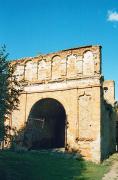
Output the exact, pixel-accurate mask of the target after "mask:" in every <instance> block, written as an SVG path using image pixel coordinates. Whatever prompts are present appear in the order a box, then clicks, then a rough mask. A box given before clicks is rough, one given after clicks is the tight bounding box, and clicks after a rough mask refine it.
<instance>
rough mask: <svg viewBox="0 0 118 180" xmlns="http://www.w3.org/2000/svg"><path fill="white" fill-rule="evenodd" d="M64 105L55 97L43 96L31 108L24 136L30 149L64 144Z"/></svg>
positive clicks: (62, 145) (57, 146)
mask: <svg viewBox="0 0 118 180" xmlns="http://www.w3.org/2000/svg"><path fill="white" fill-rule="evenodd" d="M65 119H66V114H65V110H64V107H63V106H62V104H61V103H59V102H58V101H57V100H55V99H51V98H45V99H42V100H40V101H38V102H37V103H36V104H34V106H33V107H32V109H31V112H30V114H29V118H28V124H27V128H26V131H25V136H24V144H25V145H26V146H27V147H29V148H30V149H49V148H59V147H64V146H65Z"/></svg>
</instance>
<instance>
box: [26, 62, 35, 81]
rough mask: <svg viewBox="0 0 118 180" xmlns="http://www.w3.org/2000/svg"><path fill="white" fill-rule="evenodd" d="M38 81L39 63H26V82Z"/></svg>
mask: <svg viewBox="0 0 118 180" xmlns="http://www.w3.org/2000/svg"><path fill="white" fill-rule="evenodd" d="M36 79H37V63H36V62H33V61H31V60H30V61H27V62H26V63H25V80H26V81H35V80H36Z"/></svg>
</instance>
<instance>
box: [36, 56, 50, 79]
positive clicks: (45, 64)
mask: <svg viewBox="0 0 118 180" xmlns="http://www.w3.org/2000/svg"><path fill="white" fill-rule="evenodd" d="M50 78H51V61H46V59H42V60H41V61H39V62H38V80H46V79H50Z"/></svg>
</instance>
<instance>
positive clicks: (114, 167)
mask: <svg viewBox="0 0 118 180" xmlns="http://www.w3.org/2000/svg"><path fill="white" fill-rule="evenodd" d="M108 161H109V163H111V167H110V171H109V172H108V173H106V174H105V175H104V177H103V178H102V180H118V153H117V154H114V155H113V156H111V158H110V159H109V160H108Z"/></svg>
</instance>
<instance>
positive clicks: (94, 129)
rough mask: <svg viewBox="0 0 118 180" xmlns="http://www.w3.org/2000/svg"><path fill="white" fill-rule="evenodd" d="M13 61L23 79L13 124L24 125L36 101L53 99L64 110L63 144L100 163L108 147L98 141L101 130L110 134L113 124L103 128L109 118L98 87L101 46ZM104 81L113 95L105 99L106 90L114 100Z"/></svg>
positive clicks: (101, 84) (106, 137)
mask: <svg viewBox="0 0 118 180" xmlns="http://www.w3.org/2000/svg"><path fill="white" fill-rule="evenodd" d="M13 64H15V65H16V67H17V68H16V72H15V75H16V77H17V79H18V80H23V81H24V82H23V92H22V94H21V96H20V105H19V110H18V111H14V112H13V114H12V126H16V127H17V129H20V128H21V127H23V126H25V125H26V122H27V120H28V116H29V113H30V110H31V108H32V106H33V105H34V104H35V103H36V102H37V101H39V100H41V99H44V98H53V99H56V100H57V101H59V102H60V103H61V104H62V105H63V107H64V109H65V112H66V116H67V122H68V127H67V128H66V127H65V128H66V132H67V133H66V135H67V137H66V139H67V140H66V142H65V144H66V146H67V147H68V149H69V151H75V150H77V151H78V152H80V154H81V155H82V156H83V157H84V158H85V159H88V160H92V161H95V162H100V160H101V159H102V155H103V156H105V155H104V153H101V152H104V151H106V148H110V146H109V145H108V143H106V144H105V143H101V133H105V131H106V133H109V132H108V131H109V130H108V129H109V127H111V128H112V124H110V125H108V124H107V125H108V126H106V128H107V129H106V130H105V124H106V123H107V122H105V121H107V119H108V118H109V117H106V112H105V110H104V108H105V107H104V106H103V105H102V104H103V103H102V102H103V96H102V90H101V89H103V87H105V86H106V84H104V85H103V83H102V82H101V48H100V47H99V46H88V47H81V48H75V49H68V50H64V51H60V52H57V53H52V54H47V55H43V56H38V57H34V58H25V59H22V60H19V61H14V62H13ZM105 83H106V82H105ZM107 84H110V85H109V87H110V89H111V91H112V96H111V97H110V98H107V97H109V95H110V93H106V95H105V99H106V98H107V99H110V102H111V101H112V102H113V84H112V83H107ZM102 116H103V118H102ZM104 116H105V118H106V120H104V119H105V118H104ZM107 116H108V115H107ZM108 121H110V120H108ZM101 126H104V127H103V128H102V127H101ZM108 138H109V136H103V138H102V140H103V141H102V142H104V140H105V141H106V142H107V141H109V140H108ZM111 139H112V138H111ZM110 142H111V140H110ZM102 149H104V150H102ZM106 154H107V153H106Z"/></svg>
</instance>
